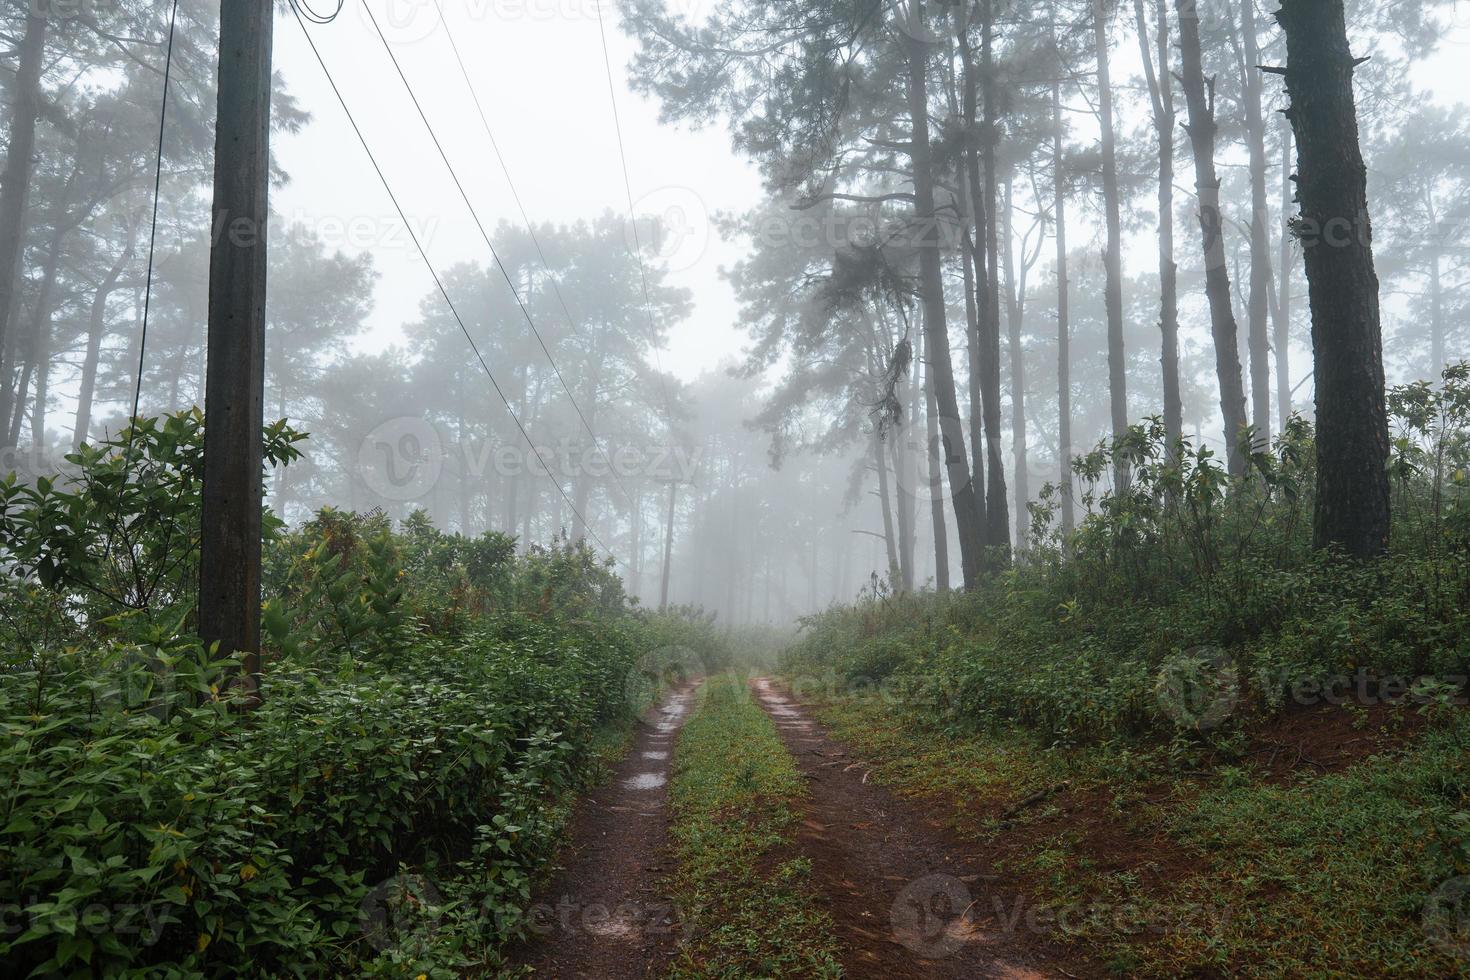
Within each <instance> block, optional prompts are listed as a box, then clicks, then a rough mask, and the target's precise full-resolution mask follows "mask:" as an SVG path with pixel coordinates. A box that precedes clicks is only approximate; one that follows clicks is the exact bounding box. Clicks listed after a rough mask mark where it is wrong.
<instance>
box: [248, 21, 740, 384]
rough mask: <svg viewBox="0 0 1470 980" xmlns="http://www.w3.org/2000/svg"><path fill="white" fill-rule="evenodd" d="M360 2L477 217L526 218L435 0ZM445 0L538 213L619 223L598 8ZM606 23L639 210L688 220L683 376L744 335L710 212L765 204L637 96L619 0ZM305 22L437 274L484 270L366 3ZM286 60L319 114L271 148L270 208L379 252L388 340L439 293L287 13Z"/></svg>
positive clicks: (716, 134)
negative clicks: (275, 163) (689, 299)
mask: <svg viewBox="0 0 1470 980" xmlns="http://www.w3.org/2000/svg"><path fill="white" fill-rule="evenodd" d="M368 2H370V3H371V4H372V8H373V10H374V11H375V12H376V13H377V14H378V16H379V23H380V25H381V26H382V27H383V29H384V32H385V33H386V34H387V35H388V37H389V39H390V40H392V41H393V42H394V44H395V51H396V53H397V54H398V57H399V59H400V61H401V62H402V64H403V67H404V71H405V73H406V74H407V75H408V77H409V79H410V81H411V82H413V84H414V87H415V90H416V91H417V92H418V94H419V97H420V99H421V100H423V102H424V105H425V108H426V111H427V112H428V114H429V117H430V119H431V121H432V122H433V123H434V127H435V129H436V131H437V132H438V133H439V135H440V138H441V139H442V140H443V142H444V146H445V149H446V150H447V152H448V153H449V156H450V159H451V160H452V161H453V163H454V166H455V168H456V169H457V170H458V171H459V173H460V176H461V178H462V180H463V181H464V183H465V186H466V188H467V190H468V192H469V194H470V196H471V198H472V200H473V201H474V204H475V208H476V210H477V211H478V213H479V215H480V218H481V220H482V221H483V222H484V224H485V225H486V227H487V228H488V229H490V230H491V232H492V234H493V230H494V226H495V225H496V224H497V223H499V222H500V220H502V219H507V220H514V221H519V220H520V218H519V213H518V211H517V210H516V208H515V204H514V201H513V199H512V197H511V193H510V189H509V187H508V185H507V184H506V181H505V179H504V177H503V176H502V173H501V169H500V165H499V164H498V163H497V162H496V160H495V157H494V154H493V151H492V149H491V145H490V141H489V139H488V138H487V136H486V134H485V131H484V128H483V126H482V125H481V123H480V118H479V115H478V113H477V112H476V109H475V105H474V102H473V101H472V100H471V97H470V94H469V92H468V90H467V88H466V86H465V82H464V79H463V78H462V76H461V74H460V71H459V68H458V65H457V64H456V62H455V60H454V54H453V49H452V48H451V47H450V45H449V42H448V40H447V38H446V35H445V31H444V27H443V25H442V24H441V22H440V20H439V15H438V13H437V11H436V10H435V4H434V0H368ZM442 2H443V4H444V12H445V14H446V16H447V18H448V24H449V28H450V29H451V30H452V31H453V32H454V37H455V40H456V42H457V43H458V45H459V48H460V50H461V52H462V53H463V54H464V57H465V61H466V63H467V64H468V65H469V69H470V73H471V77H472V78H473V80H474V83H475V86H476V89H477V91H478V94H479V96H480V100H481V103H482V104H483V105H484V107H485V110H486V115H487V117H488V118H489V122H490V125H491V127H492V129H493V132H494V135H495V139H496V141H497V142H498V143H499V145H500V148H501V150H502V152H503V153H504V154H505V158H506V162H507V164H508V165H509V168H510V171H511V176H512V177H513V178H514V180H515V183H516V188H517V190H518V191H519V192H520V195H521V198H522V201H523V203H524V204H525V207H526V210H527V212H528V213H529V214H530V216H531V219H532V220H533V221H536V222H538V223H540V222H546V221H554V222H570V221H576V220H578V219H582V218H592V217H595V216H597V215H598V214H601V213H602V212H604V211H606V210H609V209H611V210H613V211H615V212H617V213H618V214H626V213H627V207H628V205H627V193H626V190H625V187H624V183H623V170H622V166H621V164H620V163H619V160H618V143H617V135H616V130H615V128H614V125H613V116H612V108H611V105H610V101H609V96H608V84H607V71H606V68H605V65H604V60H603V55H602V46H601V40H600V37H599V30H598V20H597V8H596V6H595V5H594V3H593V0H442ZM680 2H683V0H680ZM693 2H694V3H695V4H698V3H700V2H702V0H693ZM314 6H316V7H317V8H318V9H321V8H323V7H325V6H327V5H326V4H324V3H321V2H318V3H316V4H315V5H314ZM604 16H605V17H606V18H607V36H608V41H609V44H610V46H611V50H612V59H613V69H614V78H615V80H616V83H617V87H618V103H619V108H620V111H621V112H622V121H623V129H624V136H625V139H626V145H627V153H628V170H629V174H630V177H631V181H632V186H633V195H634V198H635V200H636V201H637V202H638V207H637V210H638V213H639V214H640V215H647V214H659V215H669V214H673V215H675V216H677V215H679V214H683V215H685V216H687V224H686V227H687V234H685V235H683V236H681V237H679V238H671V239H670V240H669V242H668V243H667V246H666V249H667V250H666V253H665V254H666V255H667V257H668V259H669V263H670V267H671V268H672V269H674V270H676V274H675V275H674V277H673V280H672V281H673V283H674V284H675V285H680V286H684V287H686V288H688V289H691V290H693V292H694V294H695V297H696V301H697V312H696V314H695V315H694V316H693V317H692V318H691V320H690V321H689V322H688V323H686V324H684V325H683V327H682V328H681V329H680V330H678V331H676V332H675V334H674V335H673V337H672V341H671V350H670V351H669V352H668V353H666V354H664V355H663V362H664V363H663V367H664V368H665V369H667V370H671V371H675V372H677V373H678V374H680V375H681V376H685V377H689V376H692V375H693V374H695V373H697V372H698V371H699V370H701V369H703V368H707V367H710V366H713V365H714V364H716V363H718V362H719V361H720V360H721V359H723V358H726V357H728V356H730V355H733V354H736V353H738V352H739V350H740V348H741V343H742V337H741V336H740V335H738V334H736V333H735V332H733V330H732V329H731V326H730V325H731V323H732V322H733V320H734V316H735V309H736V308H735V301H734V297H733V295H732V293H731V291H730V289H729V287H728V286H726V285H725V284H724V283H723V282H722V281H721V280H720V277H719V267H720V266H721V265H722V264H729V263H731V262H733V261H735V260H736V259H738V257H739V255H738V249H737V248H732V247H730V246H727V245H724V244H723V243H721V242H720V241H718V239H717V238H715V237H714V236H713V235H712V234H711V230H710V227H709V222H708V217H707V215H708V214H709V213H711V212H713V211H716V210H726V209H731V210H740V209H745V208H748V207H751V206H753V205H754V204H756V203H758V201H759V200H760V196H761V195H760V181H759V178H758V177H757V175H756V174H755V172H754V170H753V168H751V167H750V166H749V165H748V164H746V163H745V162H744V161H742V160H739V159H737V158H736V157H735V156H734V155H733V154H732V153H731V152H730V149H729V139H728V136H727V134H726V132H725V130H724V128H723V127H716V128H711V129H708V130H705V131H701V132H697V133H691V132H689V131H688V130H676V129H673V128H671V127H664V126H661V125H660V124H659V122H658V111H657V108H656V106H654V105H653V104H651V103H649V102H647V101H645V100H642V99H639V98H637V97H635V96H633V95H632V94H631V93H629V91H628V89H627V87H626V71H625V66H626V64H627V62H628V59H629V57H630V55H631V53H632V50H633V46H632V44H631V42H630V41H629V39H628V38H627V37H625V36H624V35H623V34H622V32H621V31H620V30H619V27H618V21H617V16H616V14H615V12H614V11H613V10H612V7H611V5H610V4H609V5H607V9H606V10H605V13H604ZM311 29H312V30H313V32H314V33H313V37H314V39H315V40H316V42H317V44H318V46H319V47H320V48H321V51H322V54H323V57H324V58H325V59H326V61H327V63H328V65H329V67H330V68H331V70H332V72H333V74H334V75H335V76H336V78H337V81H338V84H339V85H340V86H341V87H342V90H343V92H344V94H345V95H346V97H347V99H348V101H349V104H350V105H351V107H352V111H353V112H354V113H355V114H356V115H357V116H358V120H359V122H360V123H361V124H362V126H363V129H364V131H365V133H366V135H367V139H368V141H369V142H370V143H371V145H372V147H373V150H374V152H375V153H376V154H377V155H378V159H379V161H380V162H381V163H382V164H383V167H384V170H385V171H386V172H387V174H388V179H389V180H390V181H391V182H392V184H393V187H394V190H395V191H396V192H397V193H398V195H399V197H400V199H401V201H402V203H403V205H404V208H405V210H407V211H408V213H409V215H410V219H411V221H412V222H413V223H414V226H415V228H416V229H417V230H421V231H426V232H427V234H426V239H427V243H428V248H429V252H430V254H431V256H432V258H433V259H434V262H435V264H436V266H438V267H439V269H440V270H441V271H442V270H443V269H444V268H446V267H447V266H449V265H452V264H453V263H455V262H458V261H467V260H473V261H479V262H482V263H484V264H488V263H489V261H490V259H489V256H488V253H487V250H486V248H485V244H484V240H483V239H482V238H481V237H480V233H479V231H478V229H477V228H476V226H475V224H474V222H473V220H472V218H471V217H470V214H469V211H468V209H467V208H466V207H465V205H464V203H463V199H462V198H461V197H460V195H459V192H458V191H457V190H456V189H455V187H454V184H453V182H452V181H451V180H450V177H449V174H448V171H447V170H446V169H445V167H444V164H443V163H442V162H441V161H440V159H439V156H438V153H437V151H436V150H435V149H434V147H433V145H432V143H431V142H430V141H429V139H428V134H427V132H426V130H425V129H424V127H423V125H422V123H421V122H420V121H419V118H418V115H417V112H416V111H415V109H414V107H413V104H412V103H411V102H410V101H409V98H408V96H407V94H406V93H405V91H404V88H403V85H402V82H401V81H400V80H399V78H398V76H397V74H396V73H395V72H394V69H393V66H392V63H391V61H390V60H389V58H388V55H387V54H386V53H385V52H384V50H383V46H382V42H381V41H380V40H379V39H378V36H377V34H376V33H375V32H374V30H373V28H372V26H371V24H370V23H369V22H368V20H367V17H366V15H364V14H363V13H362V7H361V5H359V4H355V3H354V4H349V5H348V6H347V9H346V11H345V12H344V13H343V14H342V16H341V17H339V18H338V20H337V21H336V22H335V23H333V24H331V25H328V26H325V27H313V28H311ZM276 64H277V67H278V69H279V70H280V71H281V72H283V73H284V74H285V76H286V79H287V82H288V84H289V86H290V89H291V91H292V93H293V94H295V95H296V96H297V97H298V98H299V100H300V102H301V104H302V107H303V108H305V109H306V110H308V111H309V112H311V113H312V114H313V117H314V119H313V123H312V125H310V126H309V127H307V128H306V129H305V130H303V131H302V132H301V133H300V134H298V135H294V136H284V137H281V138H279V139H278V140H277V143H276V146H277V153H278V154H279V157H280V159H281V161H282V163H283V165H284V166H285V167H286V169H287V170H288V171H289V172H290V174H291V177H292V181H291V184H290V185H289V186H288V187H286V188H285V189H283V190H278V191H277V192H276V194H275V198H274V203H275V207H276V210H277V211H278V213H280V214H281V215H282V216H283V217H285V218H286V219H287V220H299V221H302V222H304V223H306V224H308V225H311V226H312V227H314V228H317V229H318V230H319V231H321V232H322V233H323V234H325V235H326V236H327V238H328V239H329V241H332V243H333V244H338V243H340V244H342V245H343V247H345V248H347V250H349V251H353V250H356V249H357V248H361V247H364V246H366V245H370V246H372V247H371V249H370V250H371V251H372V252H373V255H374V257H375V259H376V262H377V268H378V271H379V273H380V274H381V277H382V278H381V281H380V283H379V286H378V292H377V309H376V311H375V313H374V316H373V318H372V321H371V322H372V324H373V331H372V333H371V334H370V335H369V336H368V337H365V338H364V339H363V342H362V344H361V346H362V347H363V348H364V349H369V350H371V349H377V348H380V347H381V346H383V345H384V344H386V343H391V342H393V341H394V340H395V339H396V338H397V337H398V336H399V327H400V325H401V324H402V323H404V322H405V321H408V320H412V319H414V318H415V317H416V316H417V311H418V306H419V303H420V302H421V301H422V299H423V298H424V297H425V296H426V295H428V293H429V292H430V291H431V290H432V289H433V283H432V281H431V280H430V279H429V277H428V273H427V271H426V270H425V269H424V266H423V262H422V260H421V259H420V258H419V257H418V255H417V253H416V252H415V251H414V250H413V246H412V244H411V242H410V241H409V239H408V238H407V236H405V235H404V234H403V233H402V229H401V226H400V224H399V222H398V220H397V217H396V216H395V214H394V212H393V207H392V204H391V203H390V202H389V200H388V199H387V197H386V196H385V194H384V193H383V191H382V189H381V185H380V184H379V183H378V180H377V177H376V176H375V175H374V173H373V171H372V168H371V166H370V164H369V162H368V160H367V159H366V157H365V156H364V154H363V152H362V149H361V148H360V147H359V146H358V144H357V140H356V137H355V136H354V135H353V133H352V130H351V128H350V126H349V125H348V123H347V120H346V118H345V117H344V115H343V113H342V111H341V109H340V108H339V107H338V105H337V103H336V100H335V97H334V96H333V95H332V92H331V90H330V88H329V87H328V85H327V83H326V80H325V78H324V77H323V75H322V72H321V69H320V68H319V67H318V66H317V64H316V62H315V60H314V58H313V57H312V54H311V51H310V49H309V48H308V47H307V45H306V43H305V41H304V40H303V38H302V35H301V29H300V27H298V26H297V24H296V21H295V18H294V17H292V16H291V15H290V14H289V13H286V14H284V15H282V16H280V17H278V20H277V38H276ZM521 329H525V327H524V324H522V325H521Z"/></svg>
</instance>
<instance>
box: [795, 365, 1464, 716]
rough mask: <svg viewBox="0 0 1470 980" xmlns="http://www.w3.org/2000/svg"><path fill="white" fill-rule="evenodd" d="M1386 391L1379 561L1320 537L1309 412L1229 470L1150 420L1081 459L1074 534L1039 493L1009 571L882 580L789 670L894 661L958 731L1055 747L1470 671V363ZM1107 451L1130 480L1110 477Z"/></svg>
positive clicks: (882, 670) (899, 675)
mask: <svg viewBox="0 0 1470 980" xmlns="http://www.w3.org/2000/svg"><path fill="white" fill-rule="evenodd" d="M1390 402H1391V405H1392V406H1393V409H1394V417H1395V422H1396V425H1397V427H1398V429H1399V432H1400V437H1399V439H1398V440H1397V442H1396V444H1395V451H1394V474H1395V496H1396V501H1397V503H1396V508H1395V509H1396V515H1397V517H1396V521H1397V524H1396V530H1395V541H1396V549H1395V551H1394V552H1393V553H1392V554H1390V555H1388V556H1387V557H1385V558H1383V559H1382V560H1380V561H1377V562H1371V563H1353V562H1343V561H1338V560H1337V559H1336V558H1335V557H1334V556H1331V555H1324V554H1318V553H1315V552H1314V551H1313V550H1312V547H1311V526H1310V525H1311V521H1310V515H1311V513H1312V502H1313V497H1314V495H1315V481H1316V471H1315V463H1314V448H1313V438H1312V431H1311V428H1310V426H1308V425H1307V424H1306V423H1304V422H1302V421H1301V420H1299V419H1298V420H1295V421H1294V422H1293V423H1292V424H1291V425H1290V426H1289V427H1288V428H1287V430H1286V432H1285V433H1283V434H1282V435H1281V437H1280V438H1279V439H1278V440H1277V441H1276V443H1275V445H1274V446H1273V447H1271V448H1270V450H1269V451H1268V450H1266V449H1264V448H1260V447H1254V448H1252V450H1251V453H1250V463H1251V470H1250V475H1249V477H1248V478H1246V479H1243V480H1240V481H1234V482H1232V481H1231V480H1230V479H1229V478H1228V477H1227V476H1226V474H1225V473H1224V472H1223V470H1222V468H1221V467H1220V465H1219V464H1218V463H1217V462H1216V461H1215V459H1214V458H1213V455H1212V454H1211V452H1210V451H1209V450H1207V449H1203V448H1198V449H1197V448H1195V447H1193V446H1192V445H1191V444H1190V443H1189V442H1188V441H1185V442H1183V443H1182V444H1179V445H1175V446H1170V445H1168V443H1167V440H1166V438H1165V435H1164V432H1163V427H1162V425H1160V424H1158V423H1157V422H1153V423H1150V424H1149V425H1146V426H1139V427H1136V428H1134V429H1133V430H1132V431H1130V432H1129V433H1127V434H1126V435H1125V436H1124V437H1123V438H1121V439H1119V440H1118V441H1117V442H1116V443H1114V444H1113V445H1112V446H1109V447H1100V448H1099V449H1098V450H1096V451H1095V452H1093V453H1091V454H1089V455H1087V456H1085V457H1083V458H1081V459H1079V460H1077V463H1076V467H1075V472H1076V473H1077V476H1078V480H1079V485H1080V496H1081V502H1082V503H1083V504H1084V505H1085V513H1086V517H1085V518H1084V519H1083V521H1082V522H1081V524H1080V526H1079V527H1078V528H1077V529H1076V530H1075V532H1074V533H1072V534H1071V535H1068V536H1065V537H1064V536H1063V534H1062V532H1061V530H1060V528H1058V527H1057V524H1056V509H1057V501H1058V499H1059V498H1058V494H1059V492H1060V491H1058V490H1057V489H1056V488H1047V490H1046V492H1045V493H1044V495H1043V499H1042V501H1041V502H1040V503H1039V504H1037V505H1035V506H1034V507H1033V508H1032V518H1033V522H1032V524H1033V534H1032V537H1031V540H1030V542H1029V547H1028V548H1027V549H1025V550H1024V552H1023V553H1022V554H1021V556H1020V557H1019V559H1018V561H1017V564H1016V566H1015V567H1014V568H1012V569H1010V570H1009V571H1007V572H1005V573H1003V574H1001V575H998V576H995V577H993V578H991V579H990V580H988V581H986V582H984V583H983V584H982V585H981V587H980V588H979V589H977V590H976V591H975V592H974V593H972V594H969V595H945V596H936V595H932V594H931V595H909V596H904V595H897V596H888V595H876V594H875V595H872V596H866V597H865V598H864V599H863V601H861V602H859V603H858V604H857V605H855V606H851V607H846V608H837V609H833V610H831V611H829V612H827V613H824V614H821V615H818V616H815V617H812V618H810V619H808V620H807V621H805V622H804V624H803V626H804V635H803V637H802V639H801V641H800V642H799V643H798V644H796V645H795V646H794V647H793V648H792V650H791V651H790V653H789V660H788V669H789V670H791V671H793V672H802V671H810V670H814V669H815V670H823V671H832V672H835V673H836V674H838V675H839V676H841V677H842V678H845V679H846V680H848V681H853V682H855V681H858V680H876V679H881V678H884V677H886V676H889V675H890V674H891V675H893V676H894V677H895V678H896V679H897V680H898V681H899V686H900V688H902V686H903V685H905V684H906V685H908V686H909V687H911V688H914V689H915V690H916V691H917V690H918V689H919V688H920V687H922V689H923V691H924V692H925V693H926V695H927V694H931V693H932V692H933V691H934V690H936V689H937V690H939V691H940V692H942V694H943V695H944V698H943V706H944V708H945V709H946V711H947V716H948V717H949V719H950V720H951V721H952V722H953V723H954V724H956V725H977V724H980V725H999V726H1005V725H1010V724H1020V725H1022V726H1025V727H1027V728H1031V729H1034V730H1036V731H1038V732H1039V733H1041V734H1042V735H1043V736H1045V737H1046V738H1048V739H1050V740H1054V741H1061V742H1068V741H1079V740H1101V739H1108V738H1112V737H1117V736H1123V735H1139V734H1147V733H1160V734H1165V733H1173V732H1175V731H1177V730H1178V729H1179V728H1180V727H1183V728H1186V729H1194V730H1196V731H1202V730H1205V729H1213V728H1216V727H1219V726H1223V727H1224V728H1226V729H1227V730H1228V728H1229V726H1230V724H1231V723H1233V722H1238V721H1239V720H1240V719H1241V718H1243V717H1246V716H1248V715H1249V713H1250V712H1251V711H1252V710H1261V711H1269V710H1273V709H1274V708H1276V707H1278V706H1279V705H1280V704H1281V703H1282V702H1283V700H1284V698H1285V697H1286V696H1287V695H1288V693H1289V692H1290V691H1292V689H1293V688H1298V687H1300V686H1302V685H1306V686H1308V687H1310V685H1311V684H1313V683H1318V682H1321V681H1323V680H1326V679H1330V678H1335V677H1338V676H1341V675H1346V676H1349V677H1355V676H1356V675H1357V674H1358V673H1359V672H1360V671H1362V672H1364V673H1365V675H1366V676H1367V677H1368V678H1369V681H1370V683H1371V682H1372V681H1373V679H1374V678H1382V677H1385V676H1389V675H1395V676H1404V677H1413V676H1418V675H1422V674H1437V675H1440V676H1446V675H1449V676H1459V675H1464V674H1465V673H1467V671H1470V642H1467V640H1466V639H1465V638H1466V637H1467V636H1470V535H1467V534H1466V529H1467V528H1470V521H1467V514H1470V508H1467V506H1466V504H1467V501H1470V496H1467V491H1470V482H1467V478H1466V475H1465V474H1466V473H1467V472H1470V440H1467V438H1466V433H1465V427H1466V424H1467V422H1470V369H1467V368H1466V367H1465V366H1463V365H1462V366H1460V367H1457V368H1452V369H1450V370H1449V371H1448V372H1446V374H1445V377H1444V379H1443V384H1441V385H1439V386H1430V385H1427V384H1424V385H1412V386H1408V387H1406V388H1401V389H1396V390H1395V391H1394V392H1393V394H1392V397H1391V399H1390ZM1119 459H1126V461H1127V462H1128V463H1129V466H1130V468H1131V471H1132V474H1133V479H1132V482H1131V484H1130V485H1129V486H1128V487H1127V488H1126V489H1124V490H1121V491H1119V490H1115V489H1107V488H1105V487H1103V485H1102V484H1103V481H1104V480H1105V479H1106V478H1107V475H1108V474H1109V473H1110V472H1111V471H1112V469H1113V464H1114V462H1115V461H1116V460H1119ZM1188 663H1194V664H1195V665H1196V668H1192V669H1189V670H1181V665H1184V664H1188ZM1200 664H1203V665H1204V667H1203V668H1199V667H1198V665H1200ZM1181 686H1182V688H1183V693H1184V694H1186V695H1189V696H1191V697H1199V696H1201V695H1208V696H1209V697H1210V698H1211V699H1212V700H1213V702H1214V703H1215V704H1216V706H1217V708H1218V706H1219V705H1220V704H1221V703H1222V702H1228V704H1223V707H1224V708H1225V709H1226V710H1224V711H1223V713H1222V712H1220V711H1219V710H1217V708H1216V709H1210V710H1207V711H1206V712H1205V715H1208V717H1207V716H1201V715H1199V714H1198V712H1196V710H1195V708H1193V707H1191V706H1190V705H1188V704H1184V703H1183V702H1181V701H1180V699H1178V698H1171V696H1170V692H1171V691H1176V692H1177V691H1179V690H1180V688H1181ZM1185 700H1188V698H1186V699H1185ZM926 703H927V702H926ZM1215 714H1221V717H1214V715H1215Z"/></svg>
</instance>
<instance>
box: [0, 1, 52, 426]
mask: <svg viewBox="0 0 1470 980" xmlns="http://www.w3.org/2000/svg"><path fill="white" fill-rule="evenodd" d="M29 9H30V12H29V14H28V15H27V16H26V32H25V35H24V36H23V37H22V38H21V41H20V48H19V57H20V60H19V64H18V66H17V68H16V75H15V89H14V91H15V97H14V99H12V101H11V106H10V134H9V135H10V139H9V147H8V149H7V152H6V156H5V169H4V171H3V172H0V361H3V360H4V358H5V356H6V355H5V353H4V352H6V351H8V350H11V349H14V346H13V344H12V342H11V339H10V333H11V329H12V324H13V323H14V320H15V314H16V302H17V299H16V297H17V294H18V292H19V289H20V276H21V259H22V256H23V255H24V254H25V242H26V230H27V218H28V210H29V208H28V204H29V201H30V187H31V175H32V173H33V172H34V170H35V155H36V123H37V122H38V121H39V119H40V118H41V107H42V106H41V71H42V69H43V68H44V67H45V60H46V33H47V29H48V28H49V26H50V21H49V20H48V18H47V16H46V14H45V13H44V12H43V11H44V9H45V5H44V4H39V3H37V4H31V5H30V8H29ZM12 370H13V366H12V365H11V364H9V363H0V419H4V418H8V417H9V415H10V410H11V406H12V404H13V403H12V401H11V399H12V397H14V395H13V394H12V393H11V391H10V390H9V385H8V382H9V380H10V373H11V372H12ZM22 400H23V399H22Z"/></svg>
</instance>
